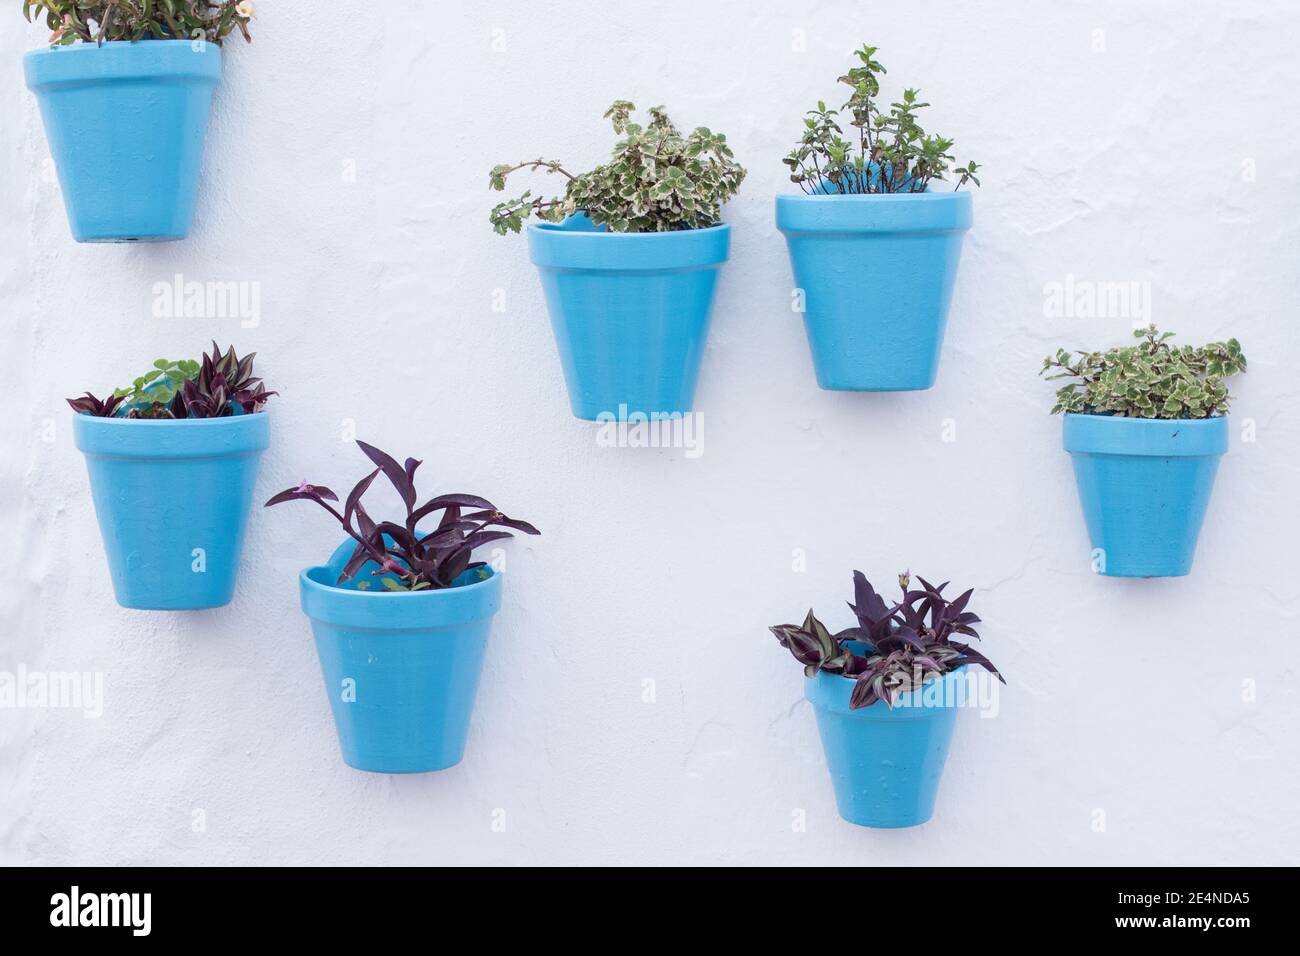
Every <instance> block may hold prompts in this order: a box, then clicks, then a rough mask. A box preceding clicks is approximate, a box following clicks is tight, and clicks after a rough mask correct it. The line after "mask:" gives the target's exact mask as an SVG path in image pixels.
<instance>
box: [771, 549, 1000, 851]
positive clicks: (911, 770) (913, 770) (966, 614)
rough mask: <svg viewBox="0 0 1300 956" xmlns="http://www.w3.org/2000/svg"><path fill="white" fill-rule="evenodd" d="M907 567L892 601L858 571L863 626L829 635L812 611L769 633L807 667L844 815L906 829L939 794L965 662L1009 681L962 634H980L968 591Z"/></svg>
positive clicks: (808, 690) (857, 603) (857, 602)
mask: <svg viewBox="0 0 1300 956" xmlns="http://www.w3.org/2000/svg"><path fill="white" fill-rule="evenodd" d="M917 581H918V582H920V587H913V585H912V581H911V576H910V575H909V574H907V573H903V574H900V575H899V576H898V583H899V586H900V588H901V590H902V594H901V596H900V597H899V598H898V599H897V600H896V601H895V602H893V603H892V604H891V603H889V602H887V601H886V600H885V599H884V598H883V597H882V596H881V595H879V594H877V593H876V590H875V589H874V588H873V587H872V586H871V583H870V582H869V581H868V580H867V579H866V577H865V576H864V575H863V574H862V572H861V571H854V572H853V588H854V600H853V603H851V604H850V605H849V607H850V609H851V610H852V611H853V613H854V616H855V617H856V618H857V624H856V625H855V626H853V627H850V628H848V629H846V630H843V631H840V632H839V633H838V634H831V633H830V631H828V630H827V629H826V626H825V625H823V624H822V622H821V621H819V620H818V619H817V617H816V615H815V614H814V613H813V612H812V611H811V610H810V611H809V612H808V615H807V617H805V618H804V622H803V624H780V625H777V626H776V627H773V628H771V629H770V630H771V631H772V633H773V634H774V635H776V639H777V640H778V641H780V642H781V646H782V647H784V648H786V649H787V650H789V651H790V653H791V654H792V655H794V658H795V660H797V661H798V662H799V663H800V664H802V665H803V668H804V676H805V677H806V678H807V680H806V681H805V683H804V696H805V697H807V699H808V701H809V702H810V703H811V704H812V706H813V711H814V713H815V714H816V717H817V729H818V731H819V733H820V735H821V740H822V747H823V749H824V750H825V753H826V764H827V766H828V767H829V769H830V774H831V783H832V784H833V786H834V789H835V802H836V804H837V805H838V807H839V812H840V816H842V817H843V818H844V819H845V820H847V821H849V822H850V823H856V824H858V825H859V826H866V827H910V826H916V825H918V824H921V823H925V822H926V821H927V820H929V819H930V816H931V815H932V814H933V812H934V799H935V793H936V792H937V791H938V788H939V778H940V776H941V775H942V774H943V765H944V761H945V760H946V759H947V757H948V747H949V744H950V743H951V741H952V733H953V728H954V726H955V724H956V720H957V708H958V707H959V706H962V705H963V704H966V703H969V702H971V699H972V698H971V695H969V694H967V693H965V685H964V683H963V679H964V677H965V676H966V675H967V673H968V672H967V671H966V670H965V668H966V667H967V665H972V664H973V665H976V666H977V667H982V668H984V669H985V670H987V671H989V672H990V673H992V674H993V675H995V676H996V677H997V678H998V680H1001V681H1002V682H1003V683H1006V681H1005V680H1003V678H1002V675H1001V674H999V673H998V671H997V669H996V668H995V667H994V666H993V664H992V663H990V662H989V660H988V658H986V657H984V655H983V654H981V653H980V652H979V651H977V650H975V649H974V648H973V647H971V646H970V644H969V643H966V642H965V641H962V640H959V639H958V638H961V637H971V638H976V639H978V638H979V634H978V632H977V631H976V630H975V625H976V624H977V623H979V620H980V619H979V617H977V616H976V615H975V614H973V613H972V612H970V611H968V610H967V609H966V607H967V605H968V604H969V603H970V598H971V594H972V593H973V592H972V591H966V592H964V593H963V594H961V595H960V596H959V597H957V598H955V599H954V600H952V601H949V600H948V599H946V598H945V597H944V596H943V590H944V588H946V587H947V586H948V584H947V582H945V583H944V584H941V585H939V586H938V587H934V586H932V585H931V584H930V583H929V582H927V581H926V580H925V578H921V577H918V578H917Z"/></svg>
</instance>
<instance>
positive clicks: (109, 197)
mask: <svg viewBox="0 0 1300 956" xmlns="http://www.w3.org/2000/svg"><path fill="white" fill-rule="evenodd" d="M23 69H24V72H25V73H26V76H27V86H28V88H29V89H30V90H32V92H34V93H35V94H36V99H37V101H38V102H39V103H40V107H41V117H42V118H43V119H44V121H45V136H46V138H47V139H48V140H49V143H50V153H51V154H52V155H53V157H54V165H55V167H56V168H57V169H58V173H59V185H60V187H61V188H62V190H63V202H64V206H65V208H66V209H67V212H68V224H69V225H70V226H71V227H72V235H73V237H74V238H75V239H76V240H77V241H78V242H133V241H143V242H161V241H165V240H169V239H184V238H185V237H186V236H187V235H188V234H189V231H190V222H191V220H192V219H193V218H194V199H195V196H196V195H197V192H198V180H199V167H200V161H201V159H202V156H203V139H204V134H205V132H206V130H207V126H208V113H209V112H210V107H211V103H212V91H213V89H215V88H216V85H217V83H218V81H219V80H220V79H221V49H220V47H218V46H217V45H216V44H213V43H198V44H193V43H191V42H190V41H188V40H141V41H139V42H136V43H131V42H128V41H125V40H119V41H114V42H107V43H104V44H103V45H102V46H99V45H96V44H94V43H78V44H73V45H72V46H61V47H48V48H46V49H42V50H33V51H32V52H30V53H28V54H27V55H26V56H25V57H24V58H23Z"/></svg>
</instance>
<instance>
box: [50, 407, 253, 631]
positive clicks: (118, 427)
mask: <svg viewBox="0 0 1300 956" xmlns="http://www.w3.org/2000/svg"><path fill="white" fill-rule="evenodd" d="M72 432H73V439H74V441H75V442H76V445H77V447H78V448H79V449H81V451H82V452H84V453H85V456H86V469H87V471H88V472H89V474H90V491H91V495H92V496H93V498H94V501H95V515H96V517H98V519H99V530H100V533H101V534H102V535H103V538H104V550H105V551H106V552H107V553H108V570H109V573H110V575H111V576H112V579H113V591H114V593H115V594H116V595H117V603H118V604H120V605H122V606H123V607H130V608H139V609H141V610H153V611H189V610H197V609H199V608H207V607H220V606H221V605H223V604H229V603H230V599H231V598H232V597H233V596H234V593H235V578H236V573H237V571H238V568H239V557H240V554H241V552H242V551H243V546H244V531H245V529H246V528H247V526H248V512H249V507H250V506H251V504H252V501H253V485H254V484H255V483H256V481H257V466H258V463H259V461H260V459H261V457H262V452H263V451H265V450H266V448H267V446H268V445H269V444H270V434H271V433H270V424H269V420H268V418H267V415H266V413H265V412H259V413H257V414H255V415H235V416H231V417H228V418H206V419H185V420H182V421H151V420H144V421H142V420H139V419H125V418H94V417H91V416H89V415H74V416H73V429H72Z"/></svg>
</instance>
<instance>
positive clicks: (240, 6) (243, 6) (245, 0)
mask: <svg viewBox="0 0 1300 956" xmlns="http://www.w3.org/2000/svg"><path fill="white" fill-rule="evenodd" d="M235 12H236V13H238V14H239V15H240V16H241V17H248V18H249V19H250V20H251V19H252V18H253V17H255V16H257V7H255V6H253V0H239V3H237V4H235Z"/></svg>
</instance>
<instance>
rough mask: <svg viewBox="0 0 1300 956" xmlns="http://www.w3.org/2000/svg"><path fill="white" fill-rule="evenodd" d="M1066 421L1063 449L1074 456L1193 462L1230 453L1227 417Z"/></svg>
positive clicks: (1073, 417)
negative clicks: (1164, 459)
mask: <svg viewBox="0 0 1300 956" xmlns="http://www.w3.org/2000/svg"><path fill="white" fill-rule="evenodd" d="M1062 418H1063V420H1062V423H1061V438H1062V445H1063V446H1064V448H1065V450H1066V451H1068V452H1070V453H1071V454H1074V453H1082V454H1101V455H1128V456H1137V457H1161V458H1193V457H1207V456H1217V455H1222V454H1224V453H1225V452H1227V450H1228V416H1227V415H1212V416H1210V417H1209V418H1132V417H1128V416H1124V415H1092V414H1087V413H1082V412H1066V413H1065V415H1064V416H1062Z"/></svg>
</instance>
